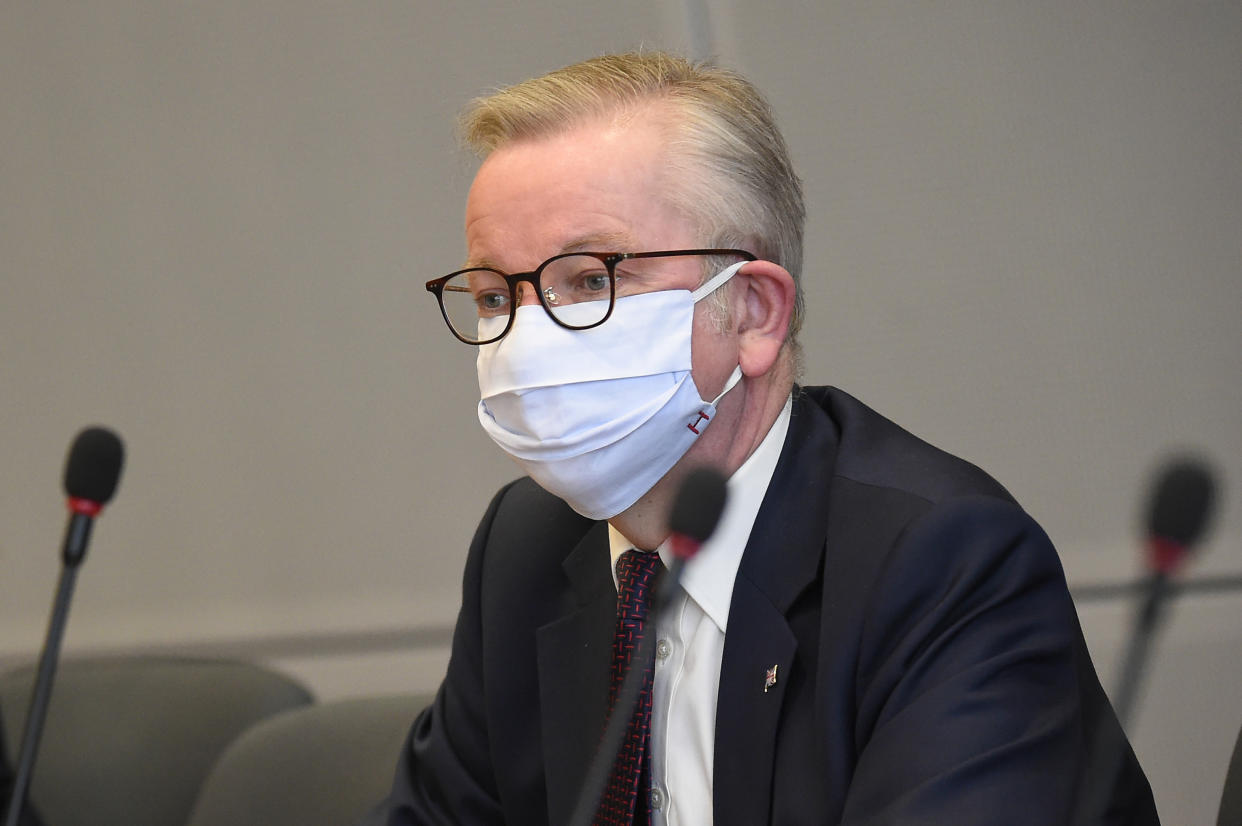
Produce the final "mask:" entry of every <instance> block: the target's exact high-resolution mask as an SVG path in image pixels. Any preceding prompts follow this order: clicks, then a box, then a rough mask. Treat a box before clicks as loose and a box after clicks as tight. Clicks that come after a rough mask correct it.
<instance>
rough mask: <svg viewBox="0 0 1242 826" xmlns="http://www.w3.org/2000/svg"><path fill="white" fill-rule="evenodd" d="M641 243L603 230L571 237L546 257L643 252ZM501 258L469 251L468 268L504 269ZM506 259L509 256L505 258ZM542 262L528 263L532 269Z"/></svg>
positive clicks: (632, 235)
mask: <svg viewBox="0 0 1242 826" xmlns="http://www.w3.org/2000/svg"><path fill="white" fill-rule="evenodd" d="M642 251H643V250H642V249H641V242H640V241H639V240H638V239H637V238H636V237H635V236H634V234H633V233H630V232H624V231H615V230H601V231H599V232H586V233H579V234H576V235H573V236H569V237H567V238H566V240H565V241H563V242H562V243H561V244H560V245H559V246H557V247H556V248H555V249H553V250H552V251H550V252H548V253H546V257H551V256H553V255H559V254H561V253H565V252H642ZM499 257H500V256H498V255H497V254H496V253H493V252H490V251H482V250H480V251H479V252H478V253H477V254H476V252H475V251H474V250H470V251H469V257H468V258H467V260H466V264H465V265H466V266H467V267H493V268H496V269H503V267H502V266H501V265H500V262H499V261H498V260H497V259H498V258H499ZM505 257H506V258H507V257H508V256H505ZM538 263H541V262H528V265H529V266H531V267H535V266H538Z"/></svg>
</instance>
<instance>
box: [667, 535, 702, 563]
mask: <svg viewBox="0 0 1242 826" xmlns="http://www.w3.org/2000/svg"><path fill="white" fill-rule="evenodd" d="M702 544H703V543H702V542H699V541H698V540H697V539H694V538H692V537H689V536H686V535H685V534H683V533H675V534H673V535H672V536H670V537H669V542H668V549H669V550H670V551H672V552H673V556H675V557H677V558H678V559H689V558H690V557H692V556H694V555H695V554H697V553H698V552H699V548H700V547H702Z"/></svg>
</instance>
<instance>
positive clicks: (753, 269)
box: [733, 261, 797, 377]
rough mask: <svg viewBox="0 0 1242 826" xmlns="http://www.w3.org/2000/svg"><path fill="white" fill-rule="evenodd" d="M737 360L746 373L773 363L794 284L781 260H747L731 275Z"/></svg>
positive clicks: (783, 336)
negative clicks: (777, 261) (775, 262)
mask: <svg viewBox="0 0 1242 826" xmlns="http://www.w3.org/2000/svg"><path fill="white" fill-rule="evenodd" d="M733 281H734V283H735V286H734V287H733V311H734V316H733V318H734V321H735V327H734V329H736V330H737V335H738V363H739V364H740V365H741V367H742V373H743V374H744V375H746V376H752V377H753V376H762V375H764V374H765V373H767V372H768V371H769V370H771V369H772V366H773V365H774V364H776V360H777V357H778V356H779V354H780V352H781V347H783V346H784V344H785V339H786V337H787V336H788V335H789V319H790V318H791V317H792V315H793V308H794V296H795V294H796V290H797V288H796V287H795V285H794V280H793V276H792V275H790V274H789V271H788V270H786V269H785V268H784V267H782V266H781V265H780V264H774V263H772V262H771V261H750V262H748V263H747V264H746V265H745V266H743V267H742V268H741V269H740V270H738V273H737V275H735V276H734V277H733Z"/></svg>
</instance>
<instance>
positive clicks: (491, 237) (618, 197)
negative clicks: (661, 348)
mask: <svg viewBox="0 0 1242 826" xmlns="http://www.w3.org/2000/svg"><path fill="white" fill-rule="evenodd" d="M663 154H664V138H663V136H662V135H661V132H660V130H659V128H658V127H656V126H655V125H654V124H653V123H652V122H651V121H650V120H647V121H644V120H643V118H642V117H641V116H640V117H638V118H636V119H634V121H633V122H632V123H628V124H621V125H618V124H615V123H611V122H608V121H600V122H593V123H589V124H587V125H584V126H580V127H577V128H575V129H573V130H571V131H568V132H565V133H563V134H560V135H556V136H553V137H549V138H540V139H536V140H527V141H519V142H515V143H512V144H508V145H506V146H504V147H502V148H500V149H497V150H496V151H495V152H493V153H492V154H491V155H489V156H488V158H487V160H486V161H484V163H483V165H482V167H481V168H480V169H479V173H478V175H476V176H475V179H474V184H473V186H472V187H471V188H470V196H469V198H468V200H467V203H466V245H467V252H468V265H469V266H479V265H488V266H493V267H496V268H498V269H501V270H504V271H506V272H526V271H529V270H533V269H534V268H535V267H537V266H539V264H540V263H542V262H543V261H545V260H546V259H548V258H550V257H551V256H553V255H556V254H558V253H562V252H573V251H575V250H592V251H607V252H642V251H649V250H675V249H689V248H694V247H698V246H702V241H703V239H701V238H699V237H698V236H697V234H696V233H695V231H694V228H693V226H692V224H691V222H690V221H689V220H688V219H687V218H686V217H684V216H683V215H681V214H679V213H678V212H677V211H675V210H674V209H672V208H671V207H670V206H669V205H668V204H667V202H666V201H667V199H665V198H664V197H662V192H661V187H662V186H663V185H665V181H664V176H662V175H661V170H662V167H663V163H662V160H663ZM647 263H648V264H650V265H651V266H650V267H648V268H646V269H645V272H647V273H649V278H650V280H649V282H648V283H647V284H645V285H644V289H646V290H654V289H694V288H695V287H697V286H698V284H699V282H700V280H701V275H702V269H701V268H702V259H700V258H698V257H693V256H692V257H674V258H667V259H658V260H653V261H650V262H647ZM522 287H523V289H525V292H524V293H523V294H522V296H521V303H522V304H535V303H538V299H537V298H536V297H535V295H534V291H533V290H530V289H526V288H528V287H529V285H528V284H523V285H522ZM516 323H521V322H520V321H518V322H516ZM605 323H607V322H605ZM694 327H695V329H694V337H693V371H692V376H693V378H694V381H695V385H696V386H697V387H698V388H699V391H700V393H701V394H702V396H703V398H706V399H710V398H713V397H714V396H715V395H716V394H717V393H719V392H720V390H721V389H722V388H723V387H724V383H725V381H726V379H727V378H728V376H729V373H730V372H732V370H733V368H734V366H736V365H737V347H736V342H735V341H733V340H732V338H731V337H730V336H729V335H727V334H722V333H721V332H720V331H719V330H718V329H717V327H716V324H715V323H714V322H713V321H712V320H711V319H710V318H709V317H708V312H707V311H706V308H705V307H704V306H703V305H702V303H701V304H700V306H698V307H697V308H696V311H695V323H694ZM635 346H641V343H638V342H636V343H635ZM549 357H554V356H553V354H549Z"/></svg>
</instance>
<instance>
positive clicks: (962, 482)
mask: <svg viewBox="0 0 1242 826" xmlns="http://www.w3.org/2000/svg"><path fill="white" fill-rule="evenodd" d="M801 393H802V394H803V395H804V396H805V397H806V398H808V399H809V400H810V401H811V402H813V403H814V404H815V405H816V406H817V407H819V408H820V409H821V410H823V411H824V413H826V414H827V415H828V417H829V418H830V419H831V420H832V422H833V423H834V424H835V425H836V428H837V432H838V438H839V446H838V452H837V459H836V467H835V475H836V476H838V477H841V478H844V479H849V480H851V481H853V482H856V483H858V484H861V485H867V486H871V487H877V488H885V489H888V490H890V491H891V492H893V493H898V492H901V493H905V494H907V495H909V496H913V497H915V498H917V499H921V500H923V501H925V502H927V503H929V504H935V503H939V502H943V501H946V500H949V499H954V498H957V497H962V496H991V497H996V498H998V499H1003V500H1005V501H1007V502H1011V503H1012V502H1014V499H1013V497H1012V496H1011V495H1010V494H1009V492H1008V491H1007V490H1005V488H1004V487H1003V486H1002V485H1001V484H1000V483H999V482H997V481H996V480H995V479H993V478H992V477H991V476H989V475H988V474H987V473H986V472H985V471H983V470H982V469H980V468H979V467H977V466H976V465H973V464H971V463H970V462H968V461H966V460H965V459H961V458H959V457H957V456H954V455H952V454H951V453H948V452H946V451H944V450H941V449H940V448H938V447H936V446H934V445H932V444H929V443H928V442H926V441H924V440H922V439H920V438H919V437H917V436H915V435H914V434H912V433H910V432H909V431H907V430H906V429H904V428H903V427H901V426H900V425H898V424H896V423H895V422H893V421H890V420H889V419H887V418H885V417H884V416H881V415H880V414H879V413H877V412H876V411H875V410H872V409H871V408H870V407H868V406H867V405H865V404H863V403H862V402H860V401H859V400H858V399H856V398H854V397H853V396H851V395H849V394H848V393H845V392H844V391H842V390H839V389H837V388H835V387H808V388H801Z"/></svg>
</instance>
